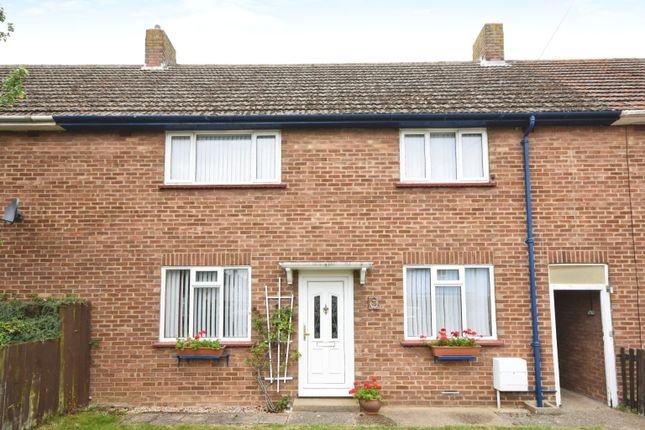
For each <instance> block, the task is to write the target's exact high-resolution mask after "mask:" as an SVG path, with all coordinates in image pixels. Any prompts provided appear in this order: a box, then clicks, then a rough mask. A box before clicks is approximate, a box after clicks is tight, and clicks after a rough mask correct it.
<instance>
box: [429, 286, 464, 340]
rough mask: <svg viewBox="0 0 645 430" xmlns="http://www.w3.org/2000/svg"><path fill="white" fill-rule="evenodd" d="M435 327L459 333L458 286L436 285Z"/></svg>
mask: <svg viewBox="0 0 645 430" xmlns="http://www.w3.org/2000/svg"><path fill="white" fill-rule="evenodd" d="M435 297H436V300H437V329H440V328H445V329H446V330H448V333H450V332H453V331H458V332H459V333H461V331H462V330H463V329H462V327H461V289H460V288H459V287H452V286H450V287H445V286H437V287H436V288H435Z"/></svg>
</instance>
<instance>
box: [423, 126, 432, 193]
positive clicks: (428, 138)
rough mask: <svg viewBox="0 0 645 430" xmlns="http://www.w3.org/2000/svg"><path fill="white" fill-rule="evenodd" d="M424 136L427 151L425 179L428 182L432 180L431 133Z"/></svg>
mask: <svg viewBox="0 0 645 430" xmlns="http://www.w3.org/2000/svg"><path fill="white" fill-rule="evenodd" d="M423 135H424V138H423V140H424V142H423V143H424V149H425V151H424V152H425V154H424V155H425V160H426V176H425V178H424V179H425V180H426V181H427V180H429V179H430V173H431V171H430V132H426V133H424V134H423Z"/></svg>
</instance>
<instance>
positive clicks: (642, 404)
mask: <svg viewBox="0 0 645 430" xmlns="http://www.w3.org/2000/svg"><path fill="white" fill-rule="evenodd" d="M618 358H619V360H620V375H621V383H622V385H623V398H622V404H623V405H625V406H627V407H628V408H630V409H633V410H634V411H638V413H640V414H641V415H645V350H643V349H638V350H635V349H633V348H629V350H626V349H625V348H620V354H619V355H618Z"/></svg>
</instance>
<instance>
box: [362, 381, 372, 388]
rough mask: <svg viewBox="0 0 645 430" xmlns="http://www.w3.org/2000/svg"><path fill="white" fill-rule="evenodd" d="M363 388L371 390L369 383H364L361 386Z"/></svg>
mask: <svg viewBox="0 0 645 430" xmlns="http://www.w3.org/2000/svg"><path fill="white" fill-rule="evenodd" d="M363 387H365V388H372V384H370V383H369V382H366V383H364V384H363Z"/></svg>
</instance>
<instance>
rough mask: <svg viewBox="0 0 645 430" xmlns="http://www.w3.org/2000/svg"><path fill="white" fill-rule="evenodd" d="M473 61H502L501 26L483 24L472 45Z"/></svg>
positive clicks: (502, 33) (502, 27) (502, 42)
mask: <svg viewBox="0 0 645 430" xmlns="http://www.w3.org/2000/svg"><path fill="white" fill-rule="evenodd" d="M473 61H477V62H485V61H504V26H503V25H502V24H484V26H483V27H482V30H481V31H480V32H479V36H477V39H475V43H474V44H473Z"/></svg>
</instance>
